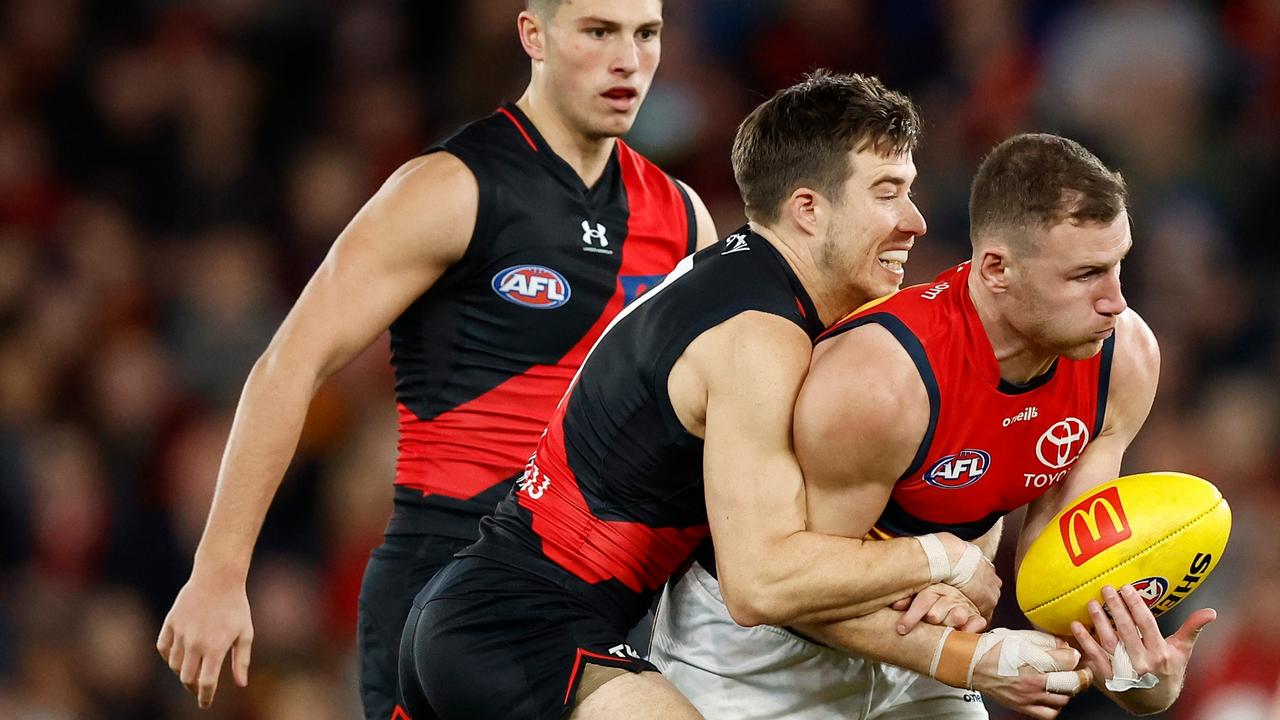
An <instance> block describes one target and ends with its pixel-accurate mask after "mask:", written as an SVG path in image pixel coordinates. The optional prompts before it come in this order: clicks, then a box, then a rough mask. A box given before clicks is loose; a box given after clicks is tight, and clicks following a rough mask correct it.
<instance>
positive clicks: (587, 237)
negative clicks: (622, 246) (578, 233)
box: [582, 220, 613, 255]
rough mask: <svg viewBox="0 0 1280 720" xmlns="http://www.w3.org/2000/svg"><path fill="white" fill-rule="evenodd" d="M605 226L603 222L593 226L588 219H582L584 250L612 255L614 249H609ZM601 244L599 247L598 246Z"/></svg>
mask: <svg viewBox="0 0 1280 720" xmlns="http://www.w3.org/2000/svg"><path fill="white" fill-rule="evenodd" d="M605 232H606V230H605V227H604V225H603V224H601V223H596V226H595V227H591V222H590V221H588V220H583V221H582V242H583V248H582V249H583V250H586V251H587V252H594V253H603V254H605V255H612V254H613V251H612V250H610V249H609V238H608V237H606V236H605ZM597 246H599V247H597Z"/></svg>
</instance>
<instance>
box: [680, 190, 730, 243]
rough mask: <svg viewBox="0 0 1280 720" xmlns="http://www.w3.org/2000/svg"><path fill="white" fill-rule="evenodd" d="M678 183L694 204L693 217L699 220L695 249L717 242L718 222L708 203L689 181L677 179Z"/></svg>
mask: <svg viewBox="0 0 1280 720" xmlns="http://www.w3.org/2000/svg"><path fill="white" fill-rule="evenodd" d="M673 179H674V178H673ZM675 182H676V184H677V185H679V186H680V187H681V188H683V189H684V192H685V195H686V196H687V197H688V198H689V204H690V205H692V206H693V218H694V221H695V222H697V224H698V227H697V237H698V242H697V245H696V247H695V248H694V249H695V250H702V249H704V248H707V247H710V246H712V245H715V244H716V241H718V240H719V238H718V237H717V236H716V223H715V220H713V219H712V217H711V211H710V210H708V209H707V206H706V203H704V202H702V198H701V197H699V196H698V193H696V192H694V190H693V188H691V187H689V185H688V183H686V182H685V181H683V180H675Z"/></svg>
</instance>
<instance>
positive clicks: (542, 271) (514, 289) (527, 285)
mask: <svg viewBox="0 0 1280 720" xmlns="http://www.w3.org/2000/svg"><path fill="white" fill-rule="evenodd" d="M492 286H493V291H494V292H496V293H498V295H499V296H500V297H502V299H503V300H506V301H507V302H512V303H515V304H516V305H523V306H524V307H528V308H534V309H536V310H551V309H553V308H558V307H560V306H561V305H564V304H565V303H567V302H569V296H570V295H571V294H572V291H571V290H570V288H569V281H568V280H565V279H564V276H563V275H561V274H560V273H558V272H556V271H555V270H552V269H551V268H549V267H544V266H542V265H516V266H514V267H509V268H507V269H506V270H502V271H499V272H498V274H497V275H494V276H493V283H492Z"/></svg>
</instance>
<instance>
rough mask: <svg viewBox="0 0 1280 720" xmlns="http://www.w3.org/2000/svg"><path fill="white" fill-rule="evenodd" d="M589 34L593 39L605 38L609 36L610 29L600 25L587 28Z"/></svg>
mask: <svg viewBox="0 0 1280 720" xmlns="http://www.w3.org/2000/svg"><path fill="white" fill-rule="evenodd" d="M587 36H588V37H590V38H591V39H592V40H604V39H605V38H607V37H609V31H608V30H606V29H604V28H600V27H595V28H587Z"/></svg>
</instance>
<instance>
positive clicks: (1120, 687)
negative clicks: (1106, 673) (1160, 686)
mask: <svg viewBox="0 0 1280 720" xmlns="http://www.w3.org/2000/svg"><path fill="white" fill-rule="evenodd" d="M1111 674H1112V676H1113V677H1110V678H1107V689H1108V690H1110V691H1111V692H1125V691H1126V690H1146V689H1147V688H1153V687H1155V686H1156V684H1157V683H1159V682H1160V678H1158V677H1156V676H1155V675H1152V674H1151V673H1143V674H1142V677H1138V671H1137V670H1136V669H1134V667H1133V660H1132V659H1130V657H1129V651H1128V650H1125V649H1124V643H1122V642H1117V643H1116V651H1115V653H1113V654H1112V655H1111Z"/></svg>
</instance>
